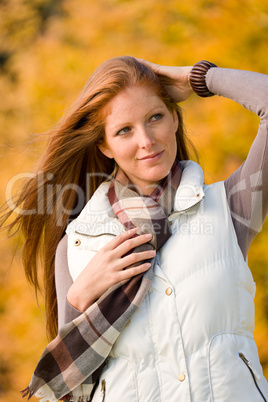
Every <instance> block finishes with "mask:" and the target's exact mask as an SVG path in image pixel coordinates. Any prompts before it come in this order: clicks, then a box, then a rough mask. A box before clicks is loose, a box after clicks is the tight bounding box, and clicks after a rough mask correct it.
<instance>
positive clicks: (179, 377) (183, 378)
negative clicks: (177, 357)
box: [178, 373, 185, 382]
mask: <svg viewBox="0 0 268 402" xmlns="http://www.w3.org/2000/svg"><path fill="white" fill-rule="evenodd" d="M178 380H179V381H180V382H183V381H184V380H185V374H183V373H181V374H179V375H178Z"/></svg>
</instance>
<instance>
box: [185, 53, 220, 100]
mask: <svg viewBox="0 0 268 402" xmlns="http://www.w3.org/2000/svg"><path fill="white" fill-rule="evenodd" d="M214 67H217V66H216V64H213V63H211V62H210V61H206V60H201V61H199V62H198V63H196V64H195V65H194V66H193V68H192V70H191V72H190V74H189V81H190V84H191V87H192V88H193V90H194V92H195V93H196V94H197V95H199V96H201V97H203V98H207V97H209V96H213V95H214V94H213V93H212V92H210V90H209V89H208V87H207V84H206V74H207V72H208V70H209V69H210V68H214Z"/></svg>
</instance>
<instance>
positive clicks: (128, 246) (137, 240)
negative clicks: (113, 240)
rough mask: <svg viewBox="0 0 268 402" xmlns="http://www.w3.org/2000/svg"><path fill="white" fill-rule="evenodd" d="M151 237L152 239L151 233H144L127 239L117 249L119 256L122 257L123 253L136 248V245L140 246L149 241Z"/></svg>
mask: <svg viewBox="0 0 268 402" xmlns="http://www.w3.org/2000/svg"><path fill="white" fill-rule="evenodd" d="M151 239H152V234H151V233H147V234H144V235H140V236H137V237H132V238H130V239H126V240H125V241H124V242H123V243H121V244H120V245H118V247H117V248H116V249H115V251H116V255H117V256H118V257H122V256H123V255H125V254H127V253H128V252H129V251H130V250H132V249H134V248H135V247H138V246H140V245H141V244H144V243H147V242H148V241H150V240H151Z"/></svg>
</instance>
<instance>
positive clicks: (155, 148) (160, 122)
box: [99, 87, 178, 194]
mask: <svg viewBox="0 0 268 402" xmlns="http://www.w3.org/2000/svg"><path fill="white" fill-rule="evenodd" d="M104 115H105V140H104V142H103V143H102V144H101V145H100V146H99V148H100V150H101V151H102V152H103V153H104V155H106V156H107V157H108V158H114V160H115V161H116V163H117V164H118V166H119V167H120V168H121V169H122V170H123V171H124V172H125V173H126V175H127V176H128V178H129V179H130V180H131V182H132V183H133V184H135V186H136V187H137V189H138V191H139V192H140V193H142V194H150V193H151V191H152V190H153V189H154V188H155V186H156V185H157V183H158V182H159V181H160V180H161V179H163V178H164V177H165V176H166V175H167V174H168V173H169V171H170V169H171V167H172V165H173V162H174V160H175V157H176V154H177V142H176V137H175V132H176V131H177V128H178V116H177V114H176V113H175V112H174V113H173V114H172V113H170V111H169V110H168V109H167V107H166V105H165V104H164V102H163V101H162V100H161V98H159V97H158V96H157V95H156V93H155V92H154V91H153V90H152V89H151V88H149V87H130V88H127V89H125V90H124V91H122V92H120V93H119V94H118V95H116V96H115V97H114V98H113V99H112V100H111V101H110V102H109V103H108V104H107V105H106V107H105V108H104Z"/></svg>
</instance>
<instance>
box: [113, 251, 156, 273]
mask: <svg viewBox="0 0 268 402" xmlns="http://www.w3.org/2000/svg"><path fill="white" fill-rule="evenodd" d="M155 255H156V251H155V250H146V251H141V252H139V253H131V254H129V255H127V256H125V257H123V258H121V260H120V262H119V264H118V269H119V270H122V269H125V268H128V267H129V266H131V265H133V264H137V263H138V262H140V261H143V260H149V259H151V258H153V257H155Z"/></svg>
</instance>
